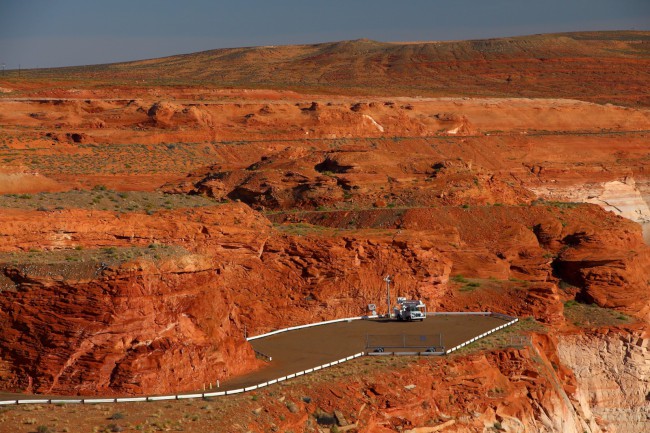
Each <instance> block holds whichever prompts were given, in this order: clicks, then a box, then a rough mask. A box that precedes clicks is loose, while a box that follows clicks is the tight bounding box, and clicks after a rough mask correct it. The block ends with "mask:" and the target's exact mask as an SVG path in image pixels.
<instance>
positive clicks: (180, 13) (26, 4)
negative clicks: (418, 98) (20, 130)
mask: <svg viewBox="0 0 650 433" xmlns="http://www.w3.org/2000/svg"><path fill="white" fill-rule="evenodd" d="M633 28H634V29H637V30H650V0H543V1H540V0H411V1H409V0H401V1H397V0H395V1H386V0H371V1H370V0H367V1H366V0H363V1H362V0H321V1H315V0H314V1H312V0H237V1H216V0H212V1H210V0H186V1H178V0H175V1H172V0H129V1H124V0H110V1H104V0H56V1H54V0H0V63H5V64H6V65H7V66H6V67H7V69H11V68H17V67H18V65H19V64H20V65H21V66H22V67H23V68H32V67H37V66H39V67H51V66H67V65H83V64H94V63H109V62H116V61H125V60H137V59H145V58H153V57H161V56H165V55H172V54H181V53H189V52H195V51H202V50H208V49H214V48H226V47H240V46H253V45H283V44H300V43H317V42H328V41H338V40H345V39H358V38H369V39H375V40H379V41H415V40H424V41H426V40H455V39H479V38H490V37H501V36H516V35H525V34H534V33H551V32H565V31H581V30H629V29H633Z"/></svg>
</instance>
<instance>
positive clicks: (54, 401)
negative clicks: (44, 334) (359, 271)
mask: <svg viewBox="0 0 650 433" xmlns="http://www.w3.org/2000/svg"><path fill="white" fill-rule="evenodd" d="M461 314H465V315H472V314H473V315H483V316H488V315H493V316H497V317H500V318H502V319H504V320H508V319H512V320H510V321H509V322H508V323H506V324H504V325H502V326H499V327H497V328H494V329H492V330H490V331H488V332H485V333H483V334H481V335H479V336H477V337H474V338H472V339H471V340H468V341H466V342H465V343H462V344H459V345H458V346H455V347H452V348H451V349H449V350H447V351H446V352H445V354H449V353H451V352H453V351H455V350H458V349H460V348H461V347H465V346H466V345H468V344H471V343H473V342H475V341H476V340H479V339H481V338H483V337H486V336H487V335H489V334H491V333H493V332H496V331H499V330H501V329H503V328H505V327H506V326H510V325H512V324H514V323H516V322H517V321H518V319H517V318H514V317H510V316H506V315H505V314H498V313H490V312H481V313H471V312H468V313H463V312H458V313H456V312H452V313H428V314H427V315H432V316H434V315H461ZM366 318H368V316H359V317H347V318H345V319H335V320H327V321H324V322H317V323H310V324H307V325H300V326H292V327H290V328H283V329H278V330H276V331H272V332H267V333H266V334H261V335H256V336H254V337H249V338H247V339H246V340H247V341H251V340H256V339H258V338H264V337H268V336H271V335H275V334H280V333H282V332H288V331H294V330H296V329H304V328H310V327H313V326H322V325H329V324H331V323H338V322H351V321H353V320H361V319H366ZM365 354H366V353H365V352H359V353H357V354H354V355H351V356H348V357H345V358H341V359H339V360H338V361H333V362H328V363H327V364H323V365H319V366H318V367H313V368H309V369H307V370H303V371H299V372H297V373H292V374H289V375H288V376H283V377H279V378H277V379H273V380H269V381H268V382H263V383H260V384H257V385H252V386H247V387H245V388H239V389H232V390H228V391H218V392H203V393H196V394H174V395H157V396H147V397H117V398H82V399H64V398H57V399H16V400H4V401H0V406H2V405H10V404H97V403H132V402H146V401H163V400H184V399H196V398H207V397H221V396H226V395H232V394H240V393H243V392H249V391H254V390H256V389H260V388H264V387H267V386H269V385H274V384H276V383H279V382H283V381H285V380H289V379H293V378H294V377H298V376H303V375H305V374H309V373H313V372H315V371H318V370H322V369H324V368H328V367H332V366H334V365H338V364H342V363H344V362H347V361H351V360H353V359H356V358H359V357H361V356H364V355H365Z"/></svg>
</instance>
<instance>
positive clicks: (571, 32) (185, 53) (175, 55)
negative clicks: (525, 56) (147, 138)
mask: <svg viewBox="0 0 650 433" xmlns="http://www.w3.org/2000/svg"><path fill="white" fill-rule="evenodd" d="M622 32H628V33H650V29H649V30H639V29H629V30H625V29H618V30H580V31H567V32H551V33H530V34H517V35H508V36H495V37H489V38H469V39H438V40H420V41H417V40H413V41H381V40H378V39H371V38H363V37H362V38H355V39H340V40H331V41H322V42H310V43H293V44H269V45H242V46H232V47H218V48H208V49H205V50H199V51H187V52H182V53H173V54H168V55H164V56H160V57H143V58H140V59H129V60H119V61H115V62H104V63H89V64H79V65H64V66H51V67H48V66H40V67H38V66H36V67H32V68H25V67H22V66H21V67H20V70H21V71H33V70H40V69H59V68H61V69H62V68H82V67H86V66H89V67H90V66H102V65H113V64H120V63H132V62H140V61H147V60H156V59H164V58H167V57H177V56H184V55H191V54H198V53H204V52H207V51H216V50H236V49H242V48H244V49H245V48H267V47H289V46H300V45H323V44H335V43H338V42H353V41H363V40H367V41H372V42H379V43H385V44H414V45H415V44H428V43H431V44H433V43H447V42H448V43H452V42H462V41H481V40H494V39H509V38H525V37H528V36H547V35H548V36H550V35H562V34H576V33H622ZM18 70H19V68H18V67H16V68H11V69H9V68H6V69H5V71H6V72H16V71H18Z"/></svg>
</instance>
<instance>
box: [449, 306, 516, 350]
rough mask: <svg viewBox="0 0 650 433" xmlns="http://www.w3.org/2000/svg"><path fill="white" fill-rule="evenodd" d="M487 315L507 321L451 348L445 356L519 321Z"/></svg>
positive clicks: (502, 315) (514, 318)
mask: <svg viewBox="0 0 650 433" xmlns="http://www.w3.org/2000/svg"><path fill="white" fill-rule="evenodd" d="M443 314H444V313H443ZM489 314H490V315H491V316H494V317H498V318H500V319H503V320H509V321H508V322H507V323H505V324H503V325H501V326H497V327H496V328H494V329H490V330H489V331H487V332H484V333H482V334H481V335H477V336H476V337H474V338H471V339H469V340H467V341H466V342H464V343H461V344H459V345H458V346H454V347H452V348H451V349H449V350H447V351H446V352H445V354H446V355H448V354H450V353H451V352H454V351H456V350H458V349H461V348H463V347H465V346H467V345H469V344H472V343H474V342H475V341H478V340H480V339H481V338H485V337H487V336H488V335H490V334H492V333H494V332H497V331H500V330H502V329H503V328H505V327H507V326H510V325H514V324H515V323H517V322H518V321H519V319H517V318H516V317H512V316H508V315H506V314H501V313H489Z"/></svg>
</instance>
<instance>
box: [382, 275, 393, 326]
mask: <svg viewBox="0 0 650 433" xmlns="http://www.w3.org/2000/svg"><path fill="white" fill-rule="evenodd" d="M384 281H386V307H387V308H388V317H390V282H391V281H393V280H391V279H390V275H386V278H384Z"/></svg>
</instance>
